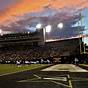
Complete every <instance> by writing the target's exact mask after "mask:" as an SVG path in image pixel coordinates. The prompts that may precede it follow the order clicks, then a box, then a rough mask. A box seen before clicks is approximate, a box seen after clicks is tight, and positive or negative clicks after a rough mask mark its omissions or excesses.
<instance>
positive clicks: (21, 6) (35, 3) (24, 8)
mask: <svg viewBox="0 0 88 88" xmlns="http://www.w3.org/2000/svg"><path fill="white" fill-rule="evenodd" d="M48 1H49V0H20V2H19V3H16V4H15V5H13V6H10V7H9V8H7V9H6V10H5V11H3V12H2V13H0V24H3V23H5V22H10V21H15V20H16V18H14V15H18V16H20V15H22V14H24V13H27V12H31V11H38V10H41V8H42V7H43V6H44V5H46V4H48ZM82 3H83V4H82ZM51 6H52V7H53V8H63V7H66V6H78V7H86V6H87V7H88V0H84V2H83V1H82V0H52V1H51Z"/></svg>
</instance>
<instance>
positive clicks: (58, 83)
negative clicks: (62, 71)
mask: <svg viewBox="0 0 88 88" xmlns="http://www.w3.org/2000/svg"><path fill="white" fill-rule="evenodd" d="M51 82H53V83H55V84H57V85H62V86H64V87H70V86H68V85H66V84H63V83H60V82H56V81H51Z"/></svg>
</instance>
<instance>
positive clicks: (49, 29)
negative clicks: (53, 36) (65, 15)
mask: <svg viewBox="0 0 88 88" xmlns="http://www.w3.org/2000/svg"><path fill="white" fill-rule="evenodd" d="M51 29H52V26H51V25H47V26H46V27H45V31H46V32H47V33H49V32H51Z"/></svg>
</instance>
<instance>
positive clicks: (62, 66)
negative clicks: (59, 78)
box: [42, 64, 88, 72]
mask: <svg viewBox="0 0 88 88" xmlns="http://www.w3.org/2000/svg"><path fill="white" fill-rule="evenodd" d="M42 71H69V72H88V71H87V70H85V69H82V68H80V67H78V66H76V65H73V64H57V65H54V66H51V67H48V68H46V69H43V70H42Z"/></svg>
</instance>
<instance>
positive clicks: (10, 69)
mask: <svg viewBox="0 0 88 88" xmlns="http://www.w3.org/2000/svg"><path fill="white" fill-rule="evenodd" d="M44 66H48V65H47V64H31V65H22V66H20V67H18V66H17V65H13V64H0V75H2V74H7V73H14V72H20V71H26V70H32V69H36V68H39V67H44Z"/></svg>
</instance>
